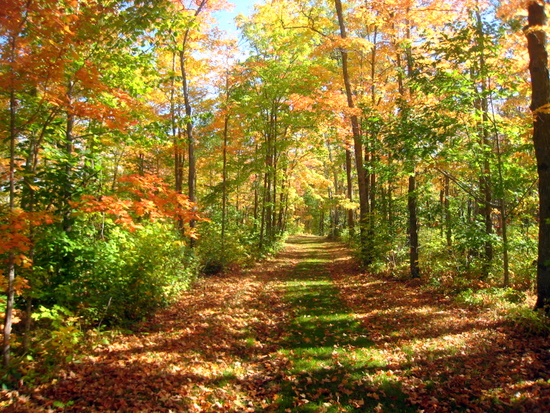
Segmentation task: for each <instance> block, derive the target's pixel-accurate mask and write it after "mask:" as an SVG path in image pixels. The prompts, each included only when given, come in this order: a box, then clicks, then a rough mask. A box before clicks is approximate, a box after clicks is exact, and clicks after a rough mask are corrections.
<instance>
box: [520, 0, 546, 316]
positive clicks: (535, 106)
mask: <svg viewBox="0 0 550 413" xmlns="http://www.w3.org/2000/svg"><path fill="white" fill-rule="evenodd" d="M527 10H528V13H529V17H528V25H527V27H526V28H525V35H526V37H527V48H528V51H529V58H530V61H529V71H530V73H531V86H532V101H531V110H532V111H533V114H534V125H533V126H534V128H533V143H534V146H535V155H536V158H537V170H538V174H539V202H540V203H539V246H538V262H537V264H538V265H537V302H536V305H535V307H536V308H544V309H545V310H546V311H547V312H550V309H549V308H550V307H549V306H550V113H548V105H549V104H550V78H549V73H548V52H547V50H546V33H545V29H546V25H547V24H546V23H547V19H546V10H545V6H544V2H542V1H530V2H529V4H528V6H527Z"/></svg>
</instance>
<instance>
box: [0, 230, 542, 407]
mask: <svg viewBox="0 0 550 413" xmlns="http://www.w3.org/2000/svg"><path fill="white" fill-rule="evenodd" d="M549 344H550V343H549V340H548V339H545V338H531V339H528V340H527V339H525V338H522V337H517V336H516V335H514V334H513V330H512V329H511V328H510V327H509V326H506V325H505V324H503V322H502V321H501V320H499V319H498V318H494V317H490V316H489V315H488V314H487V312H485V311H483V310H471V309H469V310H467V309H464V308H460V307H458V306H456V305H454V304H453V303H452V301H450V300H449V299H447V298H446V297H443V296H439V295H434V294H432V293H428V292H426V291H425V290H423V289H421V288H419V286H418V285H411V284H408V283H405V282H397V281H395V280H384V279H377V278H374V277H371V276H368V275H366V274H364V273H362V272H361V271H359V270H358V268H357V267H356V266H355V265H354V263H353V260H352V259H351V258H350V254H349V251H348V250H346V249H345V248H344V247H343V245H342V244H339V243H331V242H326V241H324V240H323V239H322V238H319V237H311V236H299V237H293V238H291V239H290V240H289V242H288V243H287V245H286V248H285V250H284V251H283V252H282V253H281V254H279V255H278V257H277V258H274V259H271V260H268V261H266V262H264V263H261V264H259V265H257V266H255V267H254V268H251V269H248V270H246V271H242V272H239V273H233V274H226V275H223V276H215V277H208V278H203V279H201V280H200V281H199V282H198V283H197V285H196V286H195V288H194V289H193V290H192V291H189V292H187V293H185V294H183V295H182V297H181V299H180V300H179V301H178V302H177V303H176V304H175V305H173V306H172V307H171V308H169V309H167V310H165V311H163V312H161V313H159V314H157V315H156V316H155V317H154V318H153V319H152V320H151V321H149V322H148V323H145V324H142V325H140V326H139V328H138V329H136V331H135V332H133V333H132V334H127V335H124V336H119V337H117V338H116V340H114V341H112V342H111V343H109V344H104V345H100V346H97V347H96V348H94V349H93V350H92V351H90V352H89V354H87V355H85V356H82V357H80V358H79V360H78V362H76V363H72V364H70V365H67V366H65V367H64V368H63V369H62V370H61V371H60V372H59V373H58V374H56V376H55V377H52V378H50V379H49V380H48V381H47V382H46V383H43V384H41V385H39V386H37V387H35V388H33V389H32V390H31V389H25V388H23V389H21V391H20V392H8V393H7V395H8V396H9V397H12V398H13V403H12V404H11V406H9V407H6V409H5V411H8V412H41V411H43V412H45V411H52V412H56V411H57V412H99V411H101V412H287V411H288V412H302V411H303V412H339V411H349V412H352V411H355V412H368V411H375V412H382V411H384V412H392V411H393V412H406V411H420V410H424V411H426V412H430V411H432V412H446V411H540V412H543V411H549V410H548V406H550V397H549V395H550V384H549V381H548V379H550V376H549V374H550V373H549V367H550V356H549V352H548V349H549V348H550V345H549ZM4 395H6V393H5V394H4Z"/></svg>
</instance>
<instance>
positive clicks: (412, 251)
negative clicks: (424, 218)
mask: <svg viewBox="0 0 550 413" xmlns="http://www.w3.org/2000/svg"><path fill="white" fill-rule="evenodd" d="M417 199H418V196H417V194H416V172H413V173H412V174H411V175H410V176H409V191H408V194H407V207H408V210H409V228H408V234H409V266H410V270H411V277H412V278H418V277H420V267H419V265H418V247H419V245H418V219H417V216H416V211H417Z"/></svg>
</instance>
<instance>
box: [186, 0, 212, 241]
mask: <svg viewBox="0 0 550 413" xmlns="http://www.w3.org/2000/svg"><path fill="white" fill-rule="evenodd" d="M207 2H208V0H202V1H201V2H200V3H199V4H198V7H197V9H196V10H195V15H194V17H197V16H198V15H199V14H200V13H201V11H202V9H203V8H204V6H206V3H207ZM190 30H191V28H188V29H187V30H185V33H184V34H183V40H182V44H181V49H180V52H179V57H180V72H181V78H182V90H183V101H184V106H185V123H186V127H185V132H186V135H187V156H188V164H189V168H188V175H187V188H188V191H189V193H188V194H187V195H188V197H189V201H191V202H193V203H196V202H197V198H196V194H195V185H196V182H197V165H196V164H197V161H196V158H195V137H194V135H193V109H192V106H191V96H190V93H189V81H188V79H187V49H188V41H189V33H190ZM193 208H195V207H193ZM189 226H190V227H191V228H192V229H193V228H195V226H196V222H195V220H194V219H192V220H191V221H190V222H189ZM189 242H190V246H191V247H193V246H194V243H195V242H194V238H192V237H191V239H190V240H189Z"/></svg>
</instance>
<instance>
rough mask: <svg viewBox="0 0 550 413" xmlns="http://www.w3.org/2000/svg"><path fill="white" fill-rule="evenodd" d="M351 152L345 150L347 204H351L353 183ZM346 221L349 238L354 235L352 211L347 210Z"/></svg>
mask: <svg viewBox="0 0 550 413" xmlns="http://www.w3.org/2000/svg"><path fill="white" fill-rule="evenodd" d="M351 168H352V166H351V151H350V150H349V149H346V185H347V197H348V200H349V202H353V181H352V179H351V173H352V171H351ZM347 219H348V231H349V235H350V237H352V236H353V235H354V233H355V220H354V217H353V209H351V208H350V209H348V210H347Z"/></svg>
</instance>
